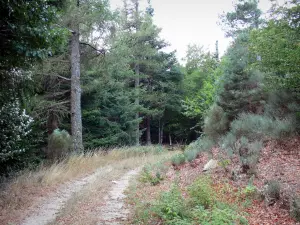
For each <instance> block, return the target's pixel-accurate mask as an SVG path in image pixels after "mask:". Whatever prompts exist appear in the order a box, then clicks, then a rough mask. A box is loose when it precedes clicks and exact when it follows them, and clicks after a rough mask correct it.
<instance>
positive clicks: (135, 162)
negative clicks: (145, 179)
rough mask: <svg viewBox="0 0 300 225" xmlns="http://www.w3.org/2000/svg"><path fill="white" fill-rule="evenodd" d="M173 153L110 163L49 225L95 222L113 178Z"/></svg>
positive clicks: (87, 224) (97, 219)
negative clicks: (105, 172)
mask: <svg viewBox="0 0 300 225" xmlns="http://www.w3.org/2000/svg"><path fill="white" fill-rule="evenodd" d="M173 154H174V152H165V153H163V154H160V155H145V156H141V157H137V156H136V157H130V158H127V159H123V160H120V161H118V164H111V166H112V170H111V171H110V172H109V173H107V174H101V175H100V176H99V177H98V178H97V180H96V181H95V182H94V183H92V184H90V185H88V186H87V187H86V188H85V189H84V190H82V191H80V192H78V193H76V194H75V195H74V196H73V198H72V199H70V200H69V201H68V202H67V203H66V205H65V208H64V210H63V211H62V212H61V213H60V215H58V217H57V218H56V221H54V222H53V223H51V225H54V224H59V225H67V224H73V225H81V224H85V225H92V224H97V222H99V220H100V219H101V218H99V215H100V210H101V207H102V206H103V205H104V204H105V201H104V200H103V198H104V196H106V195H107V193H108V191H109V190H110V187H111V185H112V181H113V180H118V179H119V178H120V177H122V176H123V175H124V174H125V173H126V172H127V171H129V170H131V169H134V168H136V167H139V166H143V165H144V164H146V163H155V162H157V161H159V160H161V159H162V158H164V157H166V158H170V157H171V156H172V155H173Z"/></svg>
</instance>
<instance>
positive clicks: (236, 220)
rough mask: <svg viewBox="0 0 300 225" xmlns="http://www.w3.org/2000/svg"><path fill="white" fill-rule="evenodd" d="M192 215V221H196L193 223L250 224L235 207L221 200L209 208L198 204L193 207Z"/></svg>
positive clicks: (207, 224) (204, 224) (211, 224)
mask: <svg viewBox="0 0 300 225" xmlns="http://www.w3.org/2000/svg"><path fill="white" fill-rule="evenodd" d="M191 215H192V218H193V220H191V221H194V223H191V224H201V225H215V224H224V225H225V224H245V225H247V224H248V222H247V220H246V218H244V217H243V216H241V215H239V214H238V213H237V211H236V209H235V208H234V207H232V206H230V205H228V204H225V203H221V202H216V204H215V205H213V206H212V207H211V209H209V210H207V209H205V208H204V207H203V206H196V207H195V208H193V209H192V212H191Z"/></svg>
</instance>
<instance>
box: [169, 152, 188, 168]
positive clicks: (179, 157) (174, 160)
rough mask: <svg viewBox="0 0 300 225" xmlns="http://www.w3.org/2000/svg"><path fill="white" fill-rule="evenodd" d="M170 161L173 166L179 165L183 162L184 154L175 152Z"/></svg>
mask: <svg viewBox="0 0 300 225" xmlns="http://www.w3.org/2000/svg"><path fill="white" fill-rule="evenodd" d="M171 162H172V165H173V166H179V165H182V164H184V163H185V156H184V154H177V155H174V156H173V157H172V158H171Z"/></svg>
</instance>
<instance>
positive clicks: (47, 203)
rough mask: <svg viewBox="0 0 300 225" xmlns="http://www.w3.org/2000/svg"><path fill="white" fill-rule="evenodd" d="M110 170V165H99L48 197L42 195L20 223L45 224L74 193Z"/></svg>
mask: <svg viewBox="0 0 300 225" xmlns="http://www.w3.org/2000/svg"><path fill="white" fill-rule="evenodd" d="M111 170H112V167H111V166H106V167H101V168H99V169H97V170H96V171H95V172H94V173H92V174H91V175H88V176H86V177H84V178H81V179H79V180H75V181H71V182H68V183H67V184H64V185H62V186H61V187H60V188H59V189H58V190H57V191H56V192H54V193H52V194H51V195H50V196H49V197H47V198H43V197H42V198H41V199H40V200H39V204H38V206H37V207H34V208H31V209H29V212H30V216H28V217H27V218H26V219H25V220H24V221H23V222H22V223H21V225H46V224H48V223H50V222H52V221H53V220H55V218H56V216H57V214H58V213H59V212H60V211H61V210H62V209H63V208H64V205H65V204H66V202H67V201H68V200H70V199H71V198H72V197H73V195H74V194H76V193H78V192H80V191H81V190H82V189H83V188H84V187H86V186H87V185H89V184H91V183H93V182H95V181H96V180H97V178H99V176H101V175H103V174H107V173H109V172H110V171H111Z"/></svg>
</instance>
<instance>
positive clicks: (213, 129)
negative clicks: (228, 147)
mask: <svg viewBox="0 0 300 225" xmlns="http://www.w3.org/2000/svg"><path fill="white" fill-rule="evenodd" d="M228 128H229V121H228V118H227V116H226V113H225V112H224V110H223V109H222V108H221V107H220V106H218V105H216V104H214V105H213V106H212V107H211V108H210V110H209V112H208V113H207V116H206V117H205V120H204V128H203V130H204V133H205V135H207V136H208V137H209V138H210V139H212V140H214V141H217V140H218V139H219V138H220V137H221V136H222V135H223V134H224V133H225V132H226V131H227V130H228Z"/></svg>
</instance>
